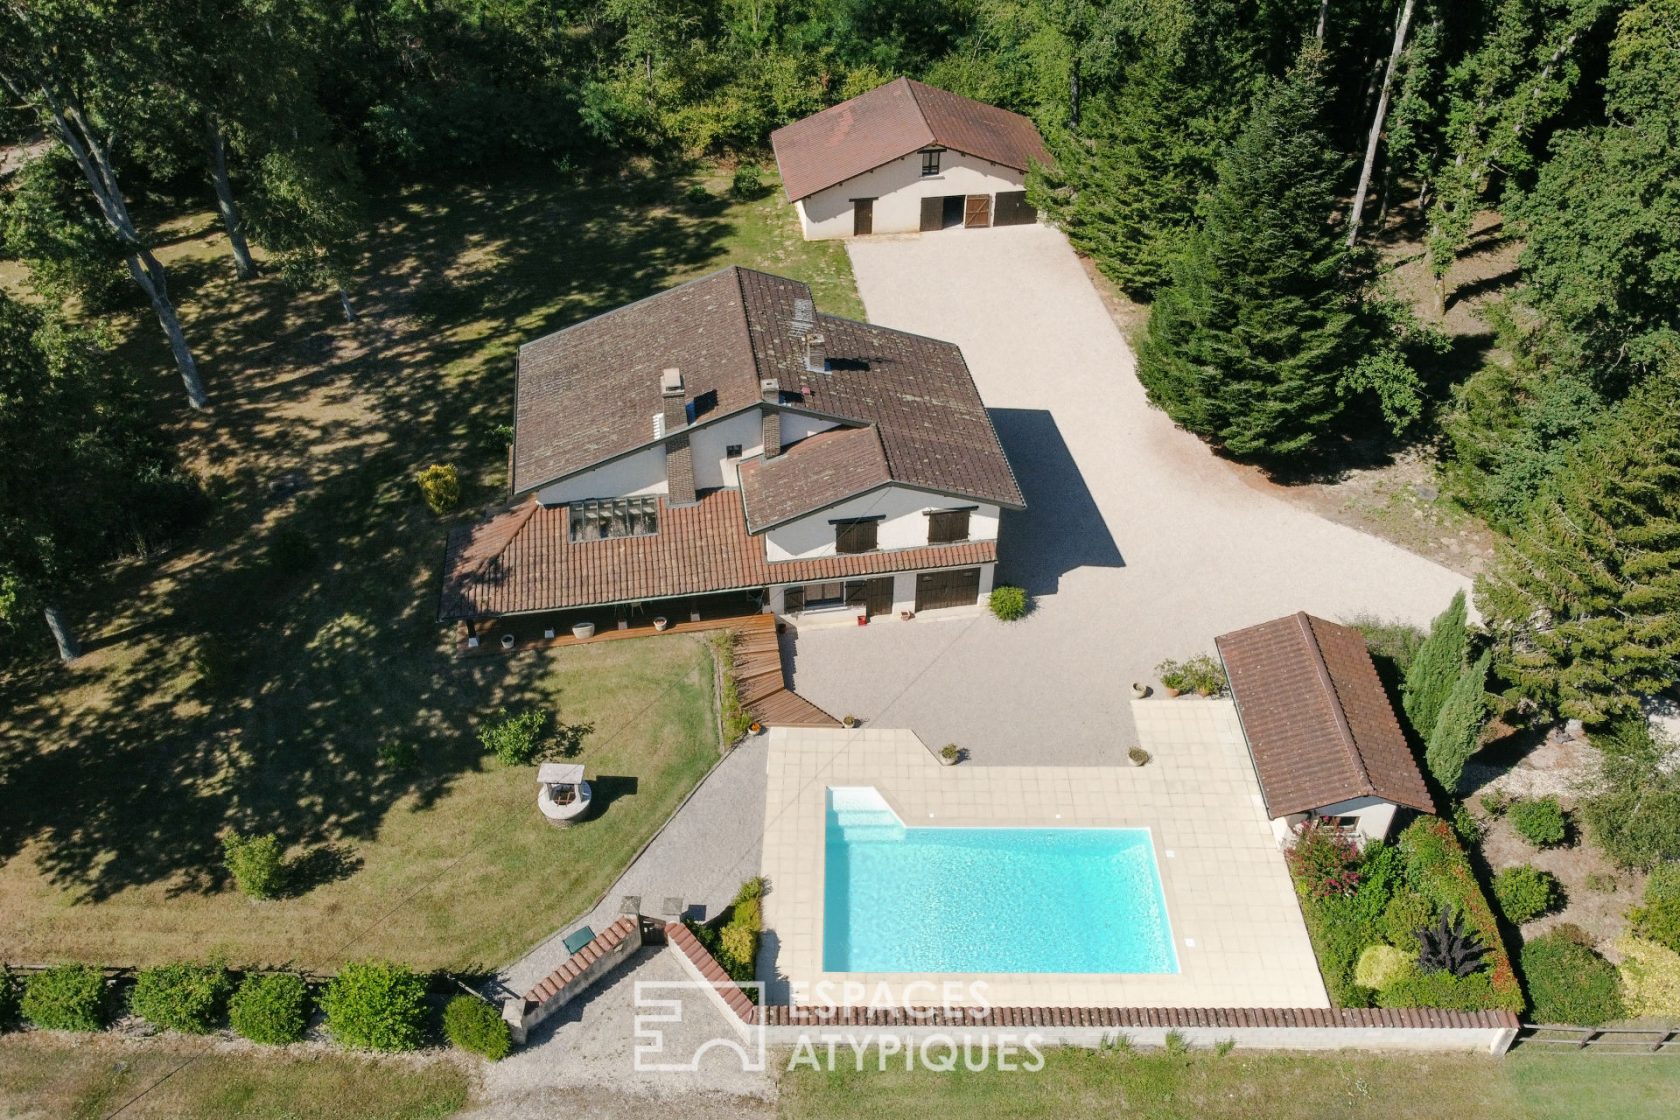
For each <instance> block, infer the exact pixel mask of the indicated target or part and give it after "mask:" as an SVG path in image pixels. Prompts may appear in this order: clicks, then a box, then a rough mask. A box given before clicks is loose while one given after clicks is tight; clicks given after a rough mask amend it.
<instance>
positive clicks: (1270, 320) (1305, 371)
mask: <svg viewBox="0 0 1680 1120" xmlns="http://www.w3.org/2000/svg"><path fill="white" fill-rule="evenodd" d="M1323 62H1324V54H1323V51H1322V49H1321V48H1320V47H1318V46H1317V45H1316V44H1313V43H1309V44H1308V45H1307V46H1306V47H1305V48H1303V50H1302V52H1301V54H1300V56H1299V57H1298V58H1297V60H1296V62H1295V65H1294V66H1293V67H1292V68H1291V69H1290V71H1289V73H1288V74H1287V75H1285V76H1284V77H1283V78H1281V79H1279V80H1276V81H1274V82H1272V83H1270V85H1269V86H1268V87H1267V88H1266V90H1265V91H1264V92H1263V93H1262V94H1261V96H1260V97H1259V99H1258V101H1257V102H1256V104H1255V107H1254V111H1253V113H1252V115H1251V116H1250V117H1249V121H1248V124H1247V125H1246V126H1245V127H1244V129H1243V131H1242V133H1241V135H1240V136H1239V137H1238V138H1237V140H1236V142H1235V143H1233V144H1232V145H1231V146H1230V148H1229V149H1228V150H1227V151H1226V153H1225V155H1224V157H1223V158H1222V159H1221V160H1220V164H1219V175H1218V183H1217V185H1216V186H1215V187H1214V190H1213V193H1212V195H1211V196H1210V198H1209V200H1208V203H1207V207H1206V221H1205V223H1204V225H1203V228H1202V229H1201V231H1200V232H1199V233H1197V234H1195V235H1193V236H1191V237H1190V238H1189V239H1188V240H1187V244H1186V245H1185V248H1184V251H1183V253H1182V255H1181V256H1180V257H1179V258H1178V260H1177V261H1175V262H1174V266H1173V269H1172V283H1171V285H1170V287H1168V288H1167V289H1165V290H1164V291H1163V292H1162V293H1161V295H1160V297H1159V298H1158V299H1157V300H1156V302H1155V305H1154V307H1153V308H1152V310H1151V314H1150V318H1149V329H1148V331H1147V333H1146V335H1145V337H1144V339H1143V341H1142V344H1141V345H1140V346H1139V348H1138V377H1139V379H1140V380H1141V381H1142V382H1143V385H1144V388H1145V389H1147V390H1148V392H1149V396H1150V399H1151V400H1152V401H1153V402H1154V403H1155V404H1157V405H1158V406H1160V407H1161V408H1163V409H1165V410H1166V412H1167V413H1168V415H1170V416H1171V417H1172V418H1173V420H1174V421H1176V422H1177V423H1178V424H1180V425H1181V426H1183V427H1185V428H1188V429H1189V430H1191V431H1193V432H1196V433H1198V434H1200V435H1203V436H1206V437H1208V438H1210V439H1212V440H1214V441H1216V442H1218V443H1220V444H1222V445H1223V446H1224V448H1225V449H1226V450H1227V451H1228V452H1230V453H1231V454H1233V455H1235V456H1238V457H1240V458H1253V459H1265V460H1273V461H1280V460H1285V459H1290V458H1295V457H1299V456H1301V455H1302V454H1303V453H1305V452H1308V451H1310V450H1312V449H1313V447H1314V445H1315V443H1316V442H1317V441H1318V440H1319V439H1320V438H1321V437H1322V436H1323V435H1324V434H1325V433H1326V431H1327V430H1328V429H1329V428H1330V427H1331V425H1332V424H1333V423H1334V422H1335V421H1336V419H1337V418H1338V417H1339V416H1340V414H1341V411H1342V407H1343V399H1342V393H1341V381H1342V378H1343V376H1344V374H1345V373H1346V372H1347V371H1348V370H1349V369H1350V368H1351V367H1352V365H1353V362H1354V359H1355V357H1356V356H1357V355H1358V354H1359V353H1360V352H1361V351H1362V350H1363V348H1364V342H1365V340H1366V335H1367V333H1368V332H1367V329H1366V327H1365V326H1364V321H1363V317H1362V315H1361V314H1360V303H1359V300H1358V298H1357V295H1356V294H1350V289H1352V290H1353V291H1354V292H1356V291H1357V288H1358V285H1357V284H1351V283H1350V259H1351V258H1350V255H1349V252H1348V250H1347V248H1346V246H1345V245H1344V244H1343V241H1342V238H1340V237H1338V236H1337V235H1336V231H1335V230H1334V228H1333V227H1331V226H1330V224H1329V222H1328V218H1329V215H1330V214H1331V212H1332V211H1333V210H1334V209H1335V205H1336V187H1337V183H1338V179H1339V177H1340V174H1341V171H1342V161H1341V159H1340V158H1339V157H1338V156H1337V155H1336V152H1335V149H1334V147H1333V145H1332V144H1331V141H1330V138H1329V136H1328V135H1327V134H1326V131H1325V127H1324V122H1323V110H1324V104H1325V89H1324V82H1323V78H1322V76H1321V71H1322V68H1323Z"/></svg>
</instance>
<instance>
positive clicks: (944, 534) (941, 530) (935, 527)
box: [928, 509, 968, 544]
mask: <svg viewBox="0 0 1680 1120" xmlns="http://www.w3.org/2000/svg"><path fill="white" fill-rule="evenodd" d="M967 539H968V510H966V509H936V510H934V511H933V512H932V513H930V514H928V543H929V544H954V543H955V542H957V541H966V540H967Z"/></svg>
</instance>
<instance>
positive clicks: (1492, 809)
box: [1482, 789, 1511, 817]
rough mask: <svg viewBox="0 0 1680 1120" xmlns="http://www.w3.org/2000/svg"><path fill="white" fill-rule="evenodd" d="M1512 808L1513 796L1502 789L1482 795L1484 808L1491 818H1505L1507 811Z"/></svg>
mask: <svg viewBox="0 0 1680 1120" xmlns="http://www.w3.org/2000/svg"><path fill="white" fill-rule="evenodd" d="M1510 807H1511V795H1510V794H1508V793H1506V792H1505V791H1504V790H1502V789H1496V790H1492V791H1490V792H1488V793H1484V794H1482V808H1483V809H1485V810H1487V814H1488V816H1490V817H1503V816H1504V815H1505V810H1507V809H1509V808H1510Z"/></svg>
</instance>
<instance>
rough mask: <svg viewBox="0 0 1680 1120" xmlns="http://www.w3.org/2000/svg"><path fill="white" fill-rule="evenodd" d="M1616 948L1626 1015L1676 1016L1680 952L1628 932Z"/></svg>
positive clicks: (1679, 1005) (1679, 1010) (1679, 1008)
mask: <svg viewBox="0 0 1680 1120" xmlns="http://www.w3.org/2000/svg"><path fill="white" fill-rule="evenodd" d="M1616 950H1617V951H1618V952H1620V953H1621V955H1622V965H1621V969H1620V971H1621V974H1622V992H1623V995H1624V998H1625V1001H1626V1003H1627V1011H1628V1014H1629V1015H1649V1016H1652V1017H1653V1018H1663V1019H1680V953H1677V952H1675V951H1674V950H1673V949H1668V948H1664V947H1663V946H1661V945H1658V944H1656V943H1655V942H1653V941H1645V940H1643V939H1641V938H1638V937H1634V936H1633V935H1632V934H1623V935H1622V938H1621V940H1619V941H1617V942H1616Z"/></svg>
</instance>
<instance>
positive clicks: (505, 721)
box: [478, 708, 548, 766]
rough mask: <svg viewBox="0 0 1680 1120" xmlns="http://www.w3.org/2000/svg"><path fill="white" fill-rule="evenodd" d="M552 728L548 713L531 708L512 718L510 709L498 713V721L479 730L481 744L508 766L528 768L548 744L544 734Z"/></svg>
mask: <svg viewBox="0 0 1680 1120" xmlns="http://www.w3.org/2000/svg"><path fill="white" fill-rule="evenodd" d="M547 729H548V713H547V712H545V711H542V710H540V709H538V708H527V709H525V710H524V711H523V712H520V713H519V714H518V715H509V714H508V710H507V709H506V708H498V709H497V710H496V718H495V719H494V720H492V721H491V722H490V723H487V724H485V725H484V726H483V727H481V728H479V729H478V741H479V742H480V743H482V744H484V749H485V750H487V751H489V752H490V753H491V754H494V755H495V756H496V757H497V758H498V759H500V760H501V762H502V763H503V764H505V765H507V766H528V765H530V764H531V763H533V762H535V761H536V760H537V758H538V756H539V755H541V754H542V753H543V752H544V749H545V747H546V745H547V743H546V737H545V736H544V734H543V733H544V732H545V731H546V730H547Z"/></svg>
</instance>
